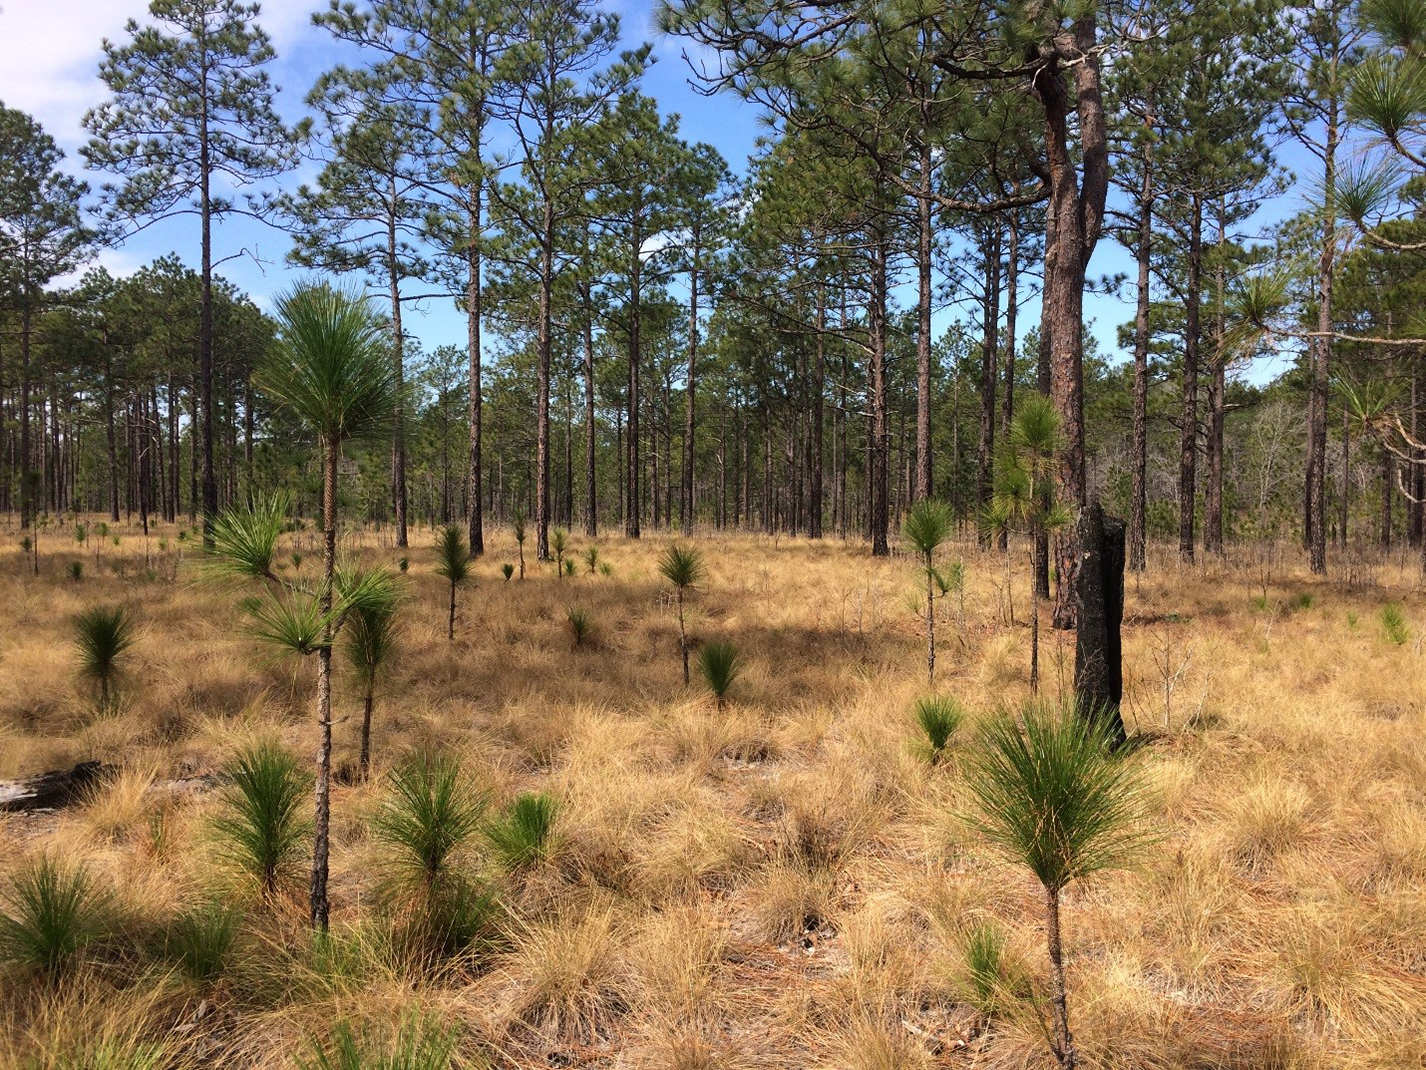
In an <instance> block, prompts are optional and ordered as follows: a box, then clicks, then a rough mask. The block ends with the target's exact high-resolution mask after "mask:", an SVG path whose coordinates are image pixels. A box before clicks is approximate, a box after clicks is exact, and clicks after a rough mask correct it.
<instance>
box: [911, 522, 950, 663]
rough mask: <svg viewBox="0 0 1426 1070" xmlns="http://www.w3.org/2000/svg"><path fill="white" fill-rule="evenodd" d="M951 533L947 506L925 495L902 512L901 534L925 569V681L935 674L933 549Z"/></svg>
mask: <svg viewBox="0 0 1426 1070" xmlns="http://www.w3.org/2000/svg"><path fill="white" fill-rule="evenodd" d="M950 534H951V510H950V508H949V507H948V506H947V505H946V504H945V503H944V502H938V501H933V500H931V499H929V498H927V499H924V500H922V501H919V502H917V503H916V504H915V505H913V506H912V507H911V508H910V510H908V511H907V513H906V519H905V520H904V521H903V522H902V525H901V535H902V538H904V539H905V540H906V541H907V543H909V544H910V546H911V548H912V549H913V550H914V551H915V552H916V553H917V554H918V555H920V557H921V563H922V566H923V567H924V568H925V570H926V682H927V683H928V684H929V683H930V682H931V681H932V680H934V679H935V677H936V588H935V580H936V561H935V557H936V550H937V549H938V548H939V547H940V545H941V543H943V542H945V541H946V539H947V538H948V537H949V536H950Z"/></svg>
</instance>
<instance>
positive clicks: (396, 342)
mask: <svg viewBox="0 0 1426 1070" xmlns="http://www.w3.org/2000/svg"><path fill="white" fill-rule="evenodd" d="M388 181H389V185H388V190H387V193H388V196H389V197H390V207H389V210H388V212H387V216H386V275H387V282H388V284H389V286H390V291H391V359H392V362H393V363H394V365H395V368H396V411H395V415H394V419H393V421H392V425H393V426H392V442H391V500H392V507H393V510H394V512H395V516H396V546H397V548H398V549H405V548H406V546H407V545H408V542H407V536H406V426H405V421H406V361H405V353H404V349H405V339H404V338H403V337H402V333H401V273H400V265H399V262H398V260H397V245H396V216H397V212H398V211H399V209H400V202H399V200H398V198H397V192H396V176H395V174H392V175H390V176H389V180H388Z"/></svg>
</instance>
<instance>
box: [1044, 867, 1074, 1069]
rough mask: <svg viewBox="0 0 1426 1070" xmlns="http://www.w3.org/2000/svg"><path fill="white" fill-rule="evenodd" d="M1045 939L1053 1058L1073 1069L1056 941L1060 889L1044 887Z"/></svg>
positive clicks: (1059, 949)
mask: <svg viewBox="0 0 1426 1070" xmlns="http://www.w3.org/2000/svg"><path fill="white" fill-rule="evenodd" d="M1045 943H1046V947H1047V948H1048V950H1049V953H1050V1011H1051V1015H1052V1017H1053V1018H1054V1022H1053V1024H1054V1029H1055V1058H1057V1059H1058V1060H1059V1061H1060V1066H1061V1068H1062V1070H1074V1068H1075V1066H1076V1064H1077V1062H1078V1054H1077V1053H1076V1051H1075V1049H1074V1036H1073V1035H1072V1034H1071V1033H1070V1027H1069V1006H1068V1004H1067V1003H1066V1001H1065V963H1064V950H1063V947H1062V945H1061V943H1060V893H1059V890H1058V889H1055V888H1046V889H1045Z"/></svg>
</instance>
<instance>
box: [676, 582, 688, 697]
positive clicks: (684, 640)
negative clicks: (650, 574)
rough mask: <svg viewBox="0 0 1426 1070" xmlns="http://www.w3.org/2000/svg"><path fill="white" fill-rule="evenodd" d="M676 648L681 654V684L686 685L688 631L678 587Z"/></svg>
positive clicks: (681, 591)
mask: <svg viewBox="0 0 1426 1070" xmlns="http://www.w3.org/2000/svg"><path fill="white" fill-rule="evenodd" d="M678 649H679V652H680V653H681V654H682V655H683V686H684V687H687V686H688V681H689V675H688V632H687V631H686V630H685V629H684V626H683V588H682V587H680V588H679V589H678Z"/></svg>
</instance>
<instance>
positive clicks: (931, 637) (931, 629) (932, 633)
mask: <svg viewBox="0 0 1426 1070" xmlns="http://www.w3.org/2000/svg"><path fill="white" fill-rule="evenodd" d="M935 609H936V590H935V576H934V574H933V573H932V570H931V555H930V554H927V555H926V682H927V683H928V684H929V683H931V682H932V681H933V680H935V678H936V613H935Z"/></svg>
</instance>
